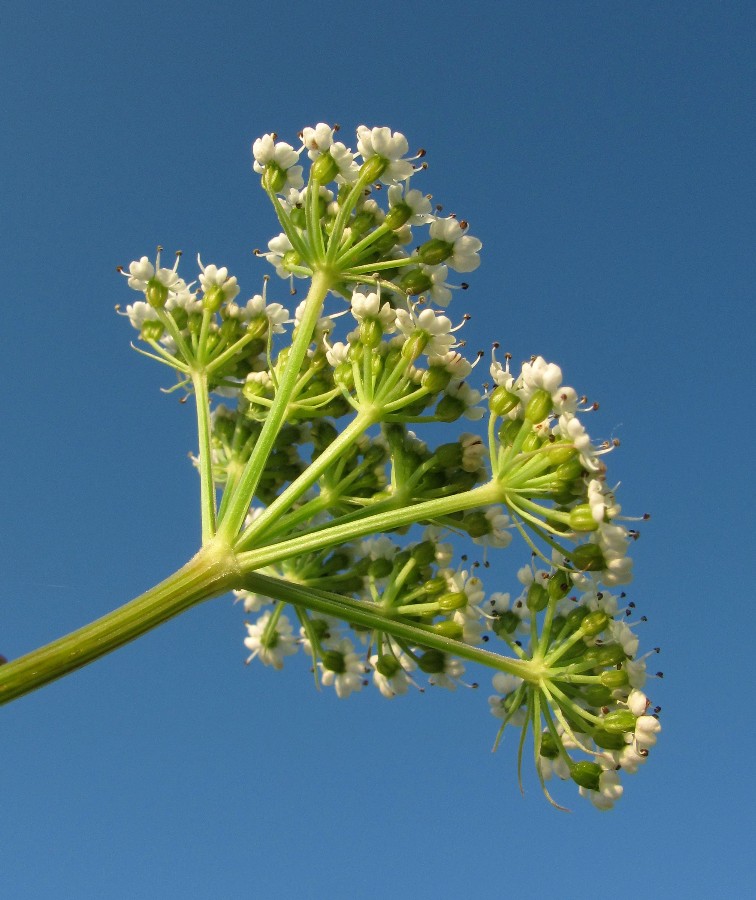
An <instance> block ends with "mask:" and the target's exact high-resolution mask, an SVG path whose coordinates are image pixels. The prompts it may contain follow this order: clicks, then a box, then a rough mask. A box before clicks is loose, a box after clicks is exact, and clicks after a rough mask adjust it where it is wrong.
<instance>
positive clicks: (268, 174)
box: [262, 160, 286, 194]
mask: <svg viewBox="0 0 756 900" xmlns="http://www.w3.org/2000/svg"><path fill="white" fill-rule="evenodd" d="M262 182H263V184H264V185H265V187H266V188H267V189H268V190H269V191H272V192H273V193H274V194H277V193H278V191H280V190H281V188H282V187H283V186H284V185H285V184H286V172H285V170H284V169H282V168H281V166H279V165H278V163H277V162H274V161H273V160H271V161H270V162H269V163H266V165H265V171H264V172H263V175H262Z"/></svg>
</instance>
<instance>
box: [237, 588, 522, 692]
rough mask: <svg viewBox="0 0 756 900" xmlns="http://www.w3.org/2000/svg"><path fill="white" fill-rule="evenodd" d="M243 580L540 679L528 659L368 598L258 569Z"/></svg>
mask: <svg viewBox="0 0 756 900" xmlns="http://www.w3.org/2000/svg"><path fill="white" fill-rule="evenodd" d="M242 580H243V584H244V588H245V589H246V590H249V591H252V592H253V593H255V594H262V595H263V596H265V597H271V598H272V599H274V600H284V601H286V602H287V603H291V604H293V605H294V606H296V607H304V608H305V609H310V610H313V611H314V612H319V613H323V614H325V615H329V616H335V617H336V618H338V619H341V620H342V621H345V622H349V623H350V624H352V625H361V626H363V627H365V628H370V629H376V630H377V631H381V632H383V633H385V634H388V635H391V636H392V637H395V638H398V639H399V640H404V641H407V642H408V643H410V644H413V645H415V646H421V647H430V648H432V649H434V650H440V651H441V652H442V653H449V654H451V655H453V656H458V657H460V658H461V659H466V660H468V661H469V662H475V663H481V664H482V665H484V666H488V667H489V668H492V669H498V670H499V671H501V672H507V673H509V674H510V675H517V676H518V677H520V678H522V679H524V680H526V681H536V680H537V679H538V677H539V676H538V675H537V674H536V673H534V671H533V667H532V665H531V664H530V663H529V662H527V661H524V660H518V659H511V658H510V657H506V656H499V655H498V654H497V653H491V651H490V650H482V649H481V648H479V647H472V646H471V645H470V644H465V643H463V642H462V641H455V640H453V639H452V638H448V637H444V636H443V635H440V634H437V633H436V632H434V631H430V630H426V629H424V628H422V627H420V626H418V625H415V624H412V623H409V622H404V621H401V620H400V619H396V618H392V617H390V616H387V615H386V614H385V613H382V612H381V611H380V607H379V606H376V605H374V604H368V603H367V602H365V601H357V600H351V599H349V598H347V597H342V596H340V595H339V594H331V593H329V592H327V591H321V590H314V589H313V588H310V587H308V586H306V585H299V584H292V583H290V582H287V581H281V580H280V579H278V578H270V577H269V576H267V575H260V574H258V573H249V574H247V575H244V577H243V579H242Z"/></svg>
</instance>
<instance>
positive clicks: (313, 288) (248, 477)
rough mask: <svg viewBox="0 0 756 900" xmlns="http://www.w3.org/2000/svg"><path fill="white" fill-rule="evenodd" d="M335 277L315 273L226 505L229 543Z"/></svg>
mask: <svg viewBox="0 0 756 900" xmlns="http://www.w3.org/2000/svg"><path fill="white" fill-rule="evenodd" d="M332 281H333V279H332V277H331V276H330V275H329V274H328V273H326V272H322V271H318V272H315V274H314V275H313V278H312V284H311V285H310V290H309V291H308V293H307V298H306V301H305V309H304V314H303V316H302V319H301V320H300V322H299V327H298V328H297V333H296V335H295V337H294V341H293V343H292V345H291V352H290V354H289V358H288V360H287V362H286V367H285V368H284V372H283V374H282V376H281V380H280V382H279V384H278V390H277V391H276V398H275V402H274V403H273V406H272V407H271V409H270V410H269V412H268V414H267V416H266V417H265V422H264V424H263V428H262V431H261V432H260V436H259V437H258V439H257V442H256V443H255V446H254V449H253V450H252V453H251V454H250V457H249V459H248V460H247V464H246V466H245V468H244V472H243V473H242V475H241V478H240V479H239V481H238V482H237V484H236V485H235V486H234V491H233V494H232V496H231V499H230V501H229V503H228V507H227V508H226V513H225V515H224V517H223V519H222V520H221V522H220V523H219V525H218V534H219V536H221V537H222V539H223V540H225V541H227V542H229V543H230V542H231V541H233V540H234V539H235V538H236V537H237V535H238V534H239V530H240V529H241V527H242V525H243V523H244V518H245V516H246V515H247V511H248V510H249V504H250V503H251V502H252V497H253V496H254V493H255V490H256V488H257V485H258V484H259V481H260V478H261V476H262V473H263V470H264V468H265V463H266V462H267V460H268V457H269V456H270V453H271V450H272V449H273V445H274V444H275V441H276V438H277V437H278V434H279V432H280V430H281V427H282V425H283V422H284V419H285V418H286V413H287V410H288V406H289V401H290V400H291V397H292V394H293V393H294V388H295V386H296V384H297V380H298V378H299V372H300V369H301V368H302V362H303V361H304V358H305V355H306V353H307V348H308V347H309V346H310V341H311V340H312V335H313V332H314V331H315V326H316V325H317V323H318V319H319V317H320V311H321V309H322V308H323V301H324V300H325V298H326V295H327V294H328V291H329V289H330V288H331V286H332Z"/></svg>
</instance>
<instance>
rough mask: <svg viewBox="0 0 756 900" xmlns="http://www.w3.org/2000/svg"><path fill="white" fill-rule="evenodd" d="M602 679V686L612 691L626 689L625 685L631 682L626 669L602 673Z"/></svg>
mask: <svg viewBox="0 0 756 900" xmlns="http://www.w3.org/2000/svg"><path fill="white" fill-rule="evenodd" d="M600 678H601V684H603V685H605V686H606V687H607V688H609V689H610V690H614V689H615V688H621V687H625V685H626V684H629V682H630V679H629V677H628V674H627V672H626V671H625V670H624V669H610V670H609V671H608V672H602V673H601V676H600Z"/></svg>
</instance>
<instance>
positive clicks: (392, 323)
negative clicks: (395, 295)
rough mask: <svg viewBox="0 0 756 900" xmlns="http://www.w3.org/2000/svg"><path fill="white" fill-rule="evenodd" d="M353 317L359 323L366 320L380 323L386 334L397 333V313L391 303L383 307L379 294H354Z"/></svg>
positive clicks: (356, 292)
mask: <svg viewBox="0 0 756 900" xmlns="http://www.w3.org/2000/svg"><path fill="white" fill-rule="evenodd" d="M352 315H353V316H354V318H355V319H357V321H358V322H364V321H365V320H366V319H372V320H375V321H377V322H380V324H381V328H382V329H383V331H384V333H386V334H391V332H393V331H396V312H395V311H394V309H393V308H392V306H391V304H390V303H384V304H383V305H381V298H380V295H379V294H367V295H365V294H361V293H359V292H358V291H355V292H354V293H353V294H352Z"/></svg>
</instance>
